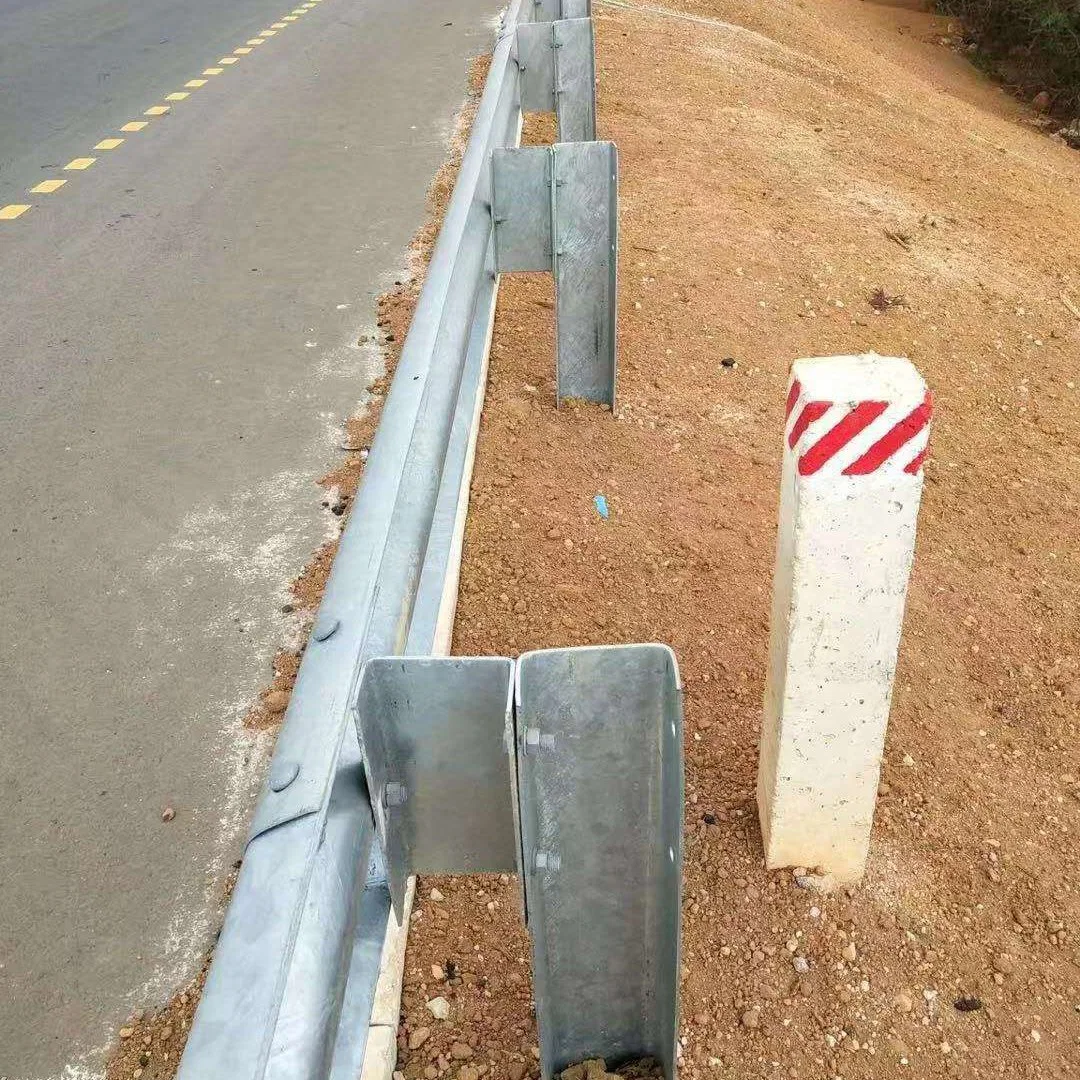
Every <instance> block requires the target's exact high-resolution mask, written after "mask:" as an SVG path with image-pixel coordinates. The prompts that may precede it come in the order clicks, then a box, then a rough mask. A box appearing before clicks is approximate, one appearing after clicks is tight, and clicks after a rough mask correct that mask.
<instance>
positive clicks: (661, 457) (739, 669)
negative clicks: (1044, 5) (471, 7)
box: [399, 0, 1080, 1080]
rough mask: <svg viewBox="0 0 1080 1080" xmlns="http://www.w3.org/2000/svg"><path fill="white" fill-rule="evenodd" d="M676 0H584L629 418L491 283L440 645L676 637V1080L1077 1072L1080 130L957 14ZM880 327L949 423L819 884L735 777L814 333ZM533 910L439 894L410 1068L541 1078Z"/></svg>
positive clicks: (527, 284) (750, 720)
mask: <svg viewBox="0 0 1080 1080" xmlns="http://www.w3.org/2000/svg"><path fill="white" fill-rule="evenodd" d="M672 8H677V9H678V10H672ZM672 8H669V9H668V10H667V12H664V11H659V12H658V11H656V10H655V9H652V10H649V9H646V8H645V7H644V6H641V7H636V6H631V5H630V4H628V3H627V4H621V3H620V4H616V3H600V4H598V5H597V6H596V11H595V14H596V18H597V33H598V50H599V58H598V69H599V72H600V129H601V136H602V137H605V138H612V139H614V140H615V141H616V142H617V143H618V145H619V150H620V158H621V170H622V176H621V198H622V219H621V228H622V233H621V252H622V263H621V268H620V270H621V282H620V288H621V293H620V303H621V316H620V329H621V336H620V348H621V353H620V400H619V404H618V408H617V411H616V413H615V415H614V416H612V415H610V414H607V413H604V412H600V411H598V410H593V409H577V408H567V409H564V410H562V411H560V412H556V411H555V410H554V408H553V407H552V403H553V395H554V378H553V374H554V372H553V359H552V340H551V337H552V335H551V322H552V312H551V298H550V289H549V284H548V282H547V281H545V280H543V279H530V278H526V277H518V278H507V279H504V281H503V286H502V289H501V290H500V297H499V309H498V316H497V322H496V329H495V338H494V345H493V352H492V373H491V381H490V386H489V390H488V398H487V404H486V407H485V412H484V419H483V426H482V429H481V435H480V441H479V447H478V454H477V467H476V473H475V476H474V483H473V497H472V504H471V508H470V518H469V523H468V527H467V534H466V544H465V558H464V565H463V568H462V595H461V598H460V604H459V608H458V616H457V625H456V632H455V641H454V651H455V652H456V653H460V654H471V653H501V654H508V655H514V654H517V653H520V652H522V651H524V650H526V649H530V648H538V647H547V646H557V645H575V644H589V643H600V642H619V641H635V640H662V641H666V642H668V643H670V644H671V645H672V646H673V647H674V648H675V650H676V652H677V653H678V656H679V660H680V664H681V666H682V670H683V672H684V675H685V678H686V703H687V793H688V799H689V804H688V807H687V823H688V838H687V875H686V903H685V914H686V923H685V928H686V936H685V945H686V949H685V963H686V971H685V973H684V974H685V978H684V983H683V999H682V1031H683V1035H684V1036H685V1044H684V1054H685V1061H684V1075H686V1076H688V1077H691V1078H693V1077H698V1076H702V1077H704V1076H711V1077H719V1078H722V1080H726V1078H729V1077H730V1078H735V1077H739V1078H744V1077H745V1078H756V1077H778V1076H799V1077H812V1078H821V1080H825V1078H826V1077H829V1078H831V1077H834V1076H844V1077H867V1078H869V1077H871V1076H873V1077H893V1076H897V1077H899V1076H910V1075H919V1076H939V1075H940V1076H945V1075H949V1076H957V1077H972V1078H974V1077H976V1076H978V1077H985V1076H989V1075H1005V1076H1009V1077H1019V1076H1034V1077H1042V1076H1046V1077H1056V1076H1067V1075H1075V1074H1076V1072H1077V1070H1078V1069H1080V1044H1078V1037H1080V1025H1078V1019H1080V1018H1078V1016H1077V1013H1076V1011H1075V1007H1076V1005H1077V1002H1078V1000H1080V997H1078V994H1080V991H1078V987H1080V970H1078V968H1077V948H1076V941H1075V937H1074V936H1073V935H1074V934H1075V930H1074V929H1073V928H1074V927H1075V926H1076V924H1077V921H1078V917H1080V898H1078V895H1077V885H1076V882H1077V881H1078V880H1080V877H1078V873H1080V865H1078V861H1077V856H1076V853H1075V850H1074V841H1073V838H1074V837H1075V835H1076V833H1077V830H1078V829H1080V802H1078V797H1080V780H1078V779H1077V778H1078V776H1080V755H1078V749H1077V738H1076V736H1077V731H1076V724H1077V708H1078V705H1080V659H1078V658H1080V618H1078V614H1080V604H1078V600H1080V563H1078V558H1080V556H1078V552H1077V545H1076V543H1075V535H1076V525H1075V521H1076V514H1077V510H1078V497H1077V492H1078V491H1080V455H1078V447H1080V410H1078V405H1080V396H1078V390H1077V385H1078V384H1080V360H1078V356H1080V316H1078V315H1077V311H1078V310H1080V282H1078V281H1077V280H1076V270H1075V267H1076V266H1077V265H1078V257H1080V198H1078V180H1080V156H1078V155H1077V154H1076V153H1075V152H1072V151H1069V150H1068V149H1067V148H1065V147H1062V146H1060V145H1058V144H1055V143H1053V142H1051V141H1050V140H1048V139H1047V138H1046V137H1045V136H1043V135H1041V134H1040V133H1039V132H1038V131H1037V130H1036V128H1035V126H1033V124H1032V123H1030V122H1029V121H1030V118H1029V116H1028V114H1027V113H1026V112H1025V111H1024V110H1023V108H1022V107H1021V106H1019V105H1018V104H1016V103H1015V102H1013V101H1011V100H1010V99H1009V98H1007V97H1006V96H1005V95H1004V94H1002V93H1001V92H1000V91H998V90H997V89H996V88H995V87H993V86H992V85H991V84H990V83H988V82H987V81H986V80H984V79H983V78H982V77H981V76H980V75H979V74H978V73H977V72H976V71H975V70H974V69H973V68H971V67H970V66H969V65H968V64H967V62H966V61H965V60H964V59H963V58H962V57H961V56H959V55H957V54H956V53H955V52H954V51H952V50H951V49H950V48H948V47H947V42H948V40H949V38H950V27H949V24H948V22H947V21H946V20H943V19H937V18H933V17H930V16H928V15H925V14H922V13H920V12H918V11H914V10H908V9H905V8H903V7H893V6H890V7H884V6H875V5H870V4H864V3H857V2H855V0H772V2H765V3H755V4H753V5H751V4H749V3H741V2H738V0H700V2H691V0H683V2H682V3H677V4H675V5H672ZM687 16H688V17H687ZM943 42H944V43H945V44H943ZM877 290H883V291H884V294H885V295H886V296H887V297H890V298H892V299H893V300H894V301H895V302H894V303H892V304H890V305H887V308H886V310H885V311H883V312H882V313H878V312H877V311H875V309H874V307H873V306H872V305H871V304H870V302H869V301H870V297H871V295H872V294H873V293H875V292H876V291H877ZM869 350H873V351H876V352H879V353H884V354H893V355H897V354H899V355H908V356H910V357H911V358H912V359H913V360H914V362H915V363H916V365H917V366H918V367H919V368H920V369H921V370H922V371H923V373H924V374H925V375H926V377H927V380H928V382H929V383H930V385H931V387H932V388H933V390H934V392H935V396H936V403H937V424H936V429H935V433H934V436H933V440H932V447H931V450H932V460H931V461H930V463H929V466H928V469H927V480H928V482H927V485H926V491H925V495H924V504H923V512H922V517H921V524H920V537H919V549H918V554H917V561H916V570H915V575H914V579H913V583H912V588H911V592H910V597H909V605H908V617H907V622H906V630H905V637H904V642H903V646H902V655H901V663H900V670H899V673H898V677H897V684H896V695H895V703H894V709H893V716H892V723H891V728H890V733H889V740H888V746H887V750H886V758H885V763H884V774H883V781H884V783H883V787H882V798H881V801H880V804H879V810H878V815H877V821H876V824H875V832H874V841H873V852H872V859H871V866H870V871H869V874H868V876H867V880H866V883H865V885H864V887H863V888H861V889H859V890H854V891H852V892H851V893H850V895H845V894H840V895H835V896H829V897H822V896H818V895H813V894H809V893H806V892H803V891H801V890H798V889H796V888H795V886H794V884H793V881H792V878H791V875H790V874H788V873H776V874H767V873H765V871H764V870H763V869H762V865H761V841H760V836H759V833H758V829H757V822H756V812H755V809H754V802H753V789H754V777H755V768H756V743H757V734H758V723H759V714H760V703H761V699H762V692H763V682H764V664H765V658H766V641H767V621H768V603H769V592H770V584H771V572H772V561H773V545H774V538H775V528H776V517H775V514H776V502H777V481H778V476H779V452H780V445H781V430H782V425H783V403H784V384H785V379H786V374H787V369H788V366H789V364H790V362H791V361H792V359H794V358H796V357H800V356H816V355H831V354H837V353H847V352H862V351H869ZM725 361H727V362H726V363H725ZM598 493H602V494H604V495H605V496H606V498H607V501H608V505H609V506H610V507H611V511H612V516H611V519H610V520H609V521H607V522H603V521H601V520H600V519H599V518H598V517H597V515H596V513H595V511H594V509H593V503H592V500H593V496H594V495H595V494H598ZM432 885H435V886H436V887H437V888H438V890H439V891H440V893H441V894H442V895H443V897H444V899H443V900H441V901H438V902H435V901H433V900H432V899H431V897H430V889H431V887H432ZM633 887H634V883H632V882H612V888H613V889H626V888H633ZM517 924H518V916H517V909H516V903H515V893H514V887H513V885H512V884H511V883H510V882H509V881H499V880H498V879H495V880H483V881H476V880H470V881H468V882H461V881H454V880H453V879H437V880H431V881H425V882H423V883H422V884H421V889H420V890H419V891H418V903H417V911H416V913H415V914H414V925H413V931H412V936H411V943H410V950H409V955H408V959H407V966H406V988H405V997H404V1002H403V1011H404V1022H403V1026H402V1031H401V1038H400V1045H401V1048H402V1054H401V1059H400V1063H399V1068H400V1069H402V1070H403V1071H404V1074H405V1076H406V1078H407V1080H419V1077H421V1076H426V1077H427V1078H428V1080H433V1078H434V1077H438V1076H442V1075H450V1074H455V1073H456V1074H458V1075H462V1072H463V1069H465V1068H469V1069H478V1070H479V1069H480V1068H481V1067H483V1069H484V1071H485V1072H486V1071H487V1070H488V1069H491V1070H493V1072H494V1075H496V1076H501V1075H508V1076H510V1077H511V1080H516V1077H518V1076H520V1075H521V1074H522V1073H523V1072H525V1071H527V1070H534V1069H535V1061H534V1059H533V1047H534V1045H535V1029H534V1024H533V1020H532V1017H531V1015H530V1011H529V1000H530V994H529V985H528V963H527V957H528V946H527V942H526V940H525V937H524V934H523V933H522V931H521V930H520V927H519V926H518V925H517ZM789 942H790V943H792V945H793V947H794V950H795V955H797V956H802V957H804V958H805V959H806V960H807V963H808V972H807V973H806V974H805V975H804V976H802V977H799V975H798V973H797V972H796V970H795V968H794V965H793V954H792V952H791V951H790V949H789V948H788V943H789ZM448 961H449V962H452V963H453V966H454V968H453V970H454V971H455V972H456V974H455V977H454V979H451V980H449V982H447V981H446V980H445V979H441V978H440V977H439V976H440V974H441V975H446V974H447V972H448V968H449V965H448ZM433 965H436V966H437V968H438V969H440V970H433V967H432V966H433ZM435 994H443V995H445V996H448V997H449V998H450V1000H451V1015H450V1019H449V1020H448V1021H446V1022H433V1021H432V1018H431V1015H430V1014H429V1013H428V1011H427V1010H425V1008H424V1003H425V1000H426V999H427V998H430V997H432V996H434V995H435ZM962 998H978V999H979V1005H978V1007H977V1008H975V1009H974V1010H973V1011H969V1012H962V1011H960V1010H958V1009H957V1008H956V1007H955V1006H954V1002H955V1001H957V1000H960V999H962ZM421 1027H424V1028H428V1029H430V1034H429V1035H428V1036H427V1038H426V1039H424V1040H422V1045H420V1046H418V1047H417V1048H416V1049H415V1050H413V1051H410V1050H409V1049H408V1042H409V1038H410V1036H412V1035H414V1034H415V1033H416V1032H417V1031H418V1029H419V1028H421ZM413 1041H414V1042H416V1041H417V1040H416V1039H415V1038H414V1039H413ZM455 1042H464V1043H467V1044H468V1045H469V1046H470V1047H471V1050H472V1053H471V1056H470V1057H469V1058H468V1060H467V1062H466V1064H465V1065H464V1066H462V1065H461V1063H460V1062H459V1061H456V1060H453V1059H452V1058H451V1056H450V1048H451V1045H452V1044H453V1043H455ZM459 1052H460V1048H459ZM901 1060H903V1061H905V1062H909V1063H910V1064H901ZM463 1080H471V1074H470V1076H464V1077H463Z"/></svg>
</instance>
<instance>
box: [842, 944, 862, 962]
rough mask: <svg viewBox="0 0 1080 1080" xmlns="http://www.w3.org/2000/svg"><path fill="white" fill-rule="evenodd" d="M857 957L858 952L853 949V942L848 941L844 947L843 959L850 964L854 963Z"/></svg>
mask: <svg viewBox="0 0 1080 1080" xmlns="http://www.w3.org/2000/svg"><path fill="white" fill-rule="evenodd" d="M858 956H859V950H858V949H856V948H855V942H854V941H849V942H848V943H847V944H846V945H845V946H844V959H845V960H847V961H849V962H851V963H854V962H855V960H856V959H857V958H858Z"/></svg>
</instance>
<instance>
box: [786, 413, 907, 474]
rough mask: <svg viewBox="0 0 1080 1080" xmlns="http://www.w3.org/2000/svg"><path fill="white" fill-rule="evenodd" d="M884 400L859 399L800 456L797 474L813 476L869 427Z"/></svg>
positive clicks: (877, 414)
mask: <svg viewBox="0 0 1080 1080" xmlns="http://www.w3.org/2000/svg"><path fill="white" fill-rule="evenodd" d="M888 407H889V405H888V402H885V401H860V402H859V404H858V405H856V406H855V408H854V409H852V410H851V412H849V413H848V414H847V416H845V417H844V419H843V420H841V421H840V422H839V423H838V424H835V425H834V426H833V427H831V428H830V429H829V430H828V431H826V432H825V434H824V435H822V436H821V438H820V439H818V441H817V442H816V443H814V445H813V446H811V447H810V449H809V450H807V451H806V453H805V454H803V456H802V457H801V458H799V475H800V476H813V475H814V473H816V472H817V471H818V469H820V468H821V466H822V465H824V464H825V463H826V462H827V461H829V460H830V459H831V458H832V457H833V455H834V454H836V453H837V452H838V451H839V450H841V449H843V447H845V446H846V445H847V444H848V443H849V442H851V440H852V439H854V438H855V436H856V435H858V434H859V432H860V431H862V430H863V429H864V428H867V427H869V426H870V425H871V424H872V423H873V422H874V421H875V420H876V419H877V418H878V417H879V416H880V415H881V414H882V413H883V412H884V411H885V410H886V409H887V408H888Z"/></svg>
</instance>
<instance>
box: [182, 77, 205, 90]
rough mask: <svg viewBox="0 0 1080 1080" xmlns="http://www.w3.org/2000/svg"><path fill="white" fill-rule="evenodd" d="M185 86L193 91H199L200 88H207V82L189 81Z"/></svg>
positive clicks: (201, 80) (200, 80)
mask: <svg viewBox="0 0 1080 1080" xmlns="http://www.w3.org/2000/svg"><path fill="white" fill-rule="evenodd" d="M184 85H185V86H187V87H190V88H191V89H192V90H198V89H199V87H200V86H205V85H206V80H205V79H188V81H187V82H186V83H184Z"/></svg>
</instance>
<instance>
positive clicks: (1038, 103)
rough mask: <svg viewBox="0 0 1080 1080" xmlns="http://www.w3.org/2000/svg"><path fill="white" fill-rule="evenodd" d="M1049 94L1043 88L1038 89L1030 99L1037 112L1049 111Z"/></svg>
mask: <svg viewBox="0 0 1080 1080" xmlns="http://www.w3.org/2000/svg"><path fill="white" fill-rule="evenodd" d="M1050 100H1051V99H1050V95H1049V94H1048V93H1047V92H1046V91H1045V90H1040V91H1039V92H1038V93H1037V94H1036V95H1035V96H1034V97H1033V98H1032V99H1031V104H1032V105H1034V106H1035V108H1036V109H1038V110H1039V112H1049V111H1050Z"/></svg>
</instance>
